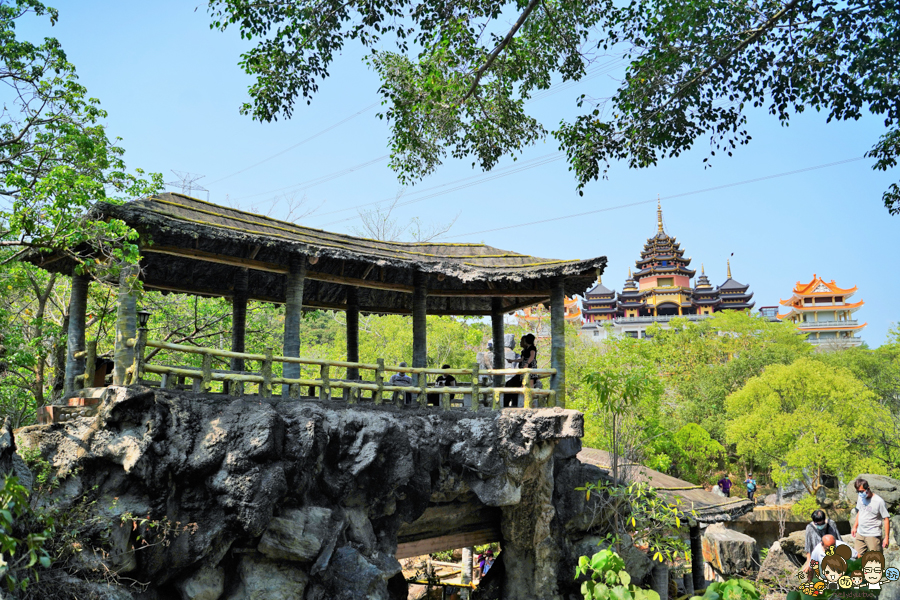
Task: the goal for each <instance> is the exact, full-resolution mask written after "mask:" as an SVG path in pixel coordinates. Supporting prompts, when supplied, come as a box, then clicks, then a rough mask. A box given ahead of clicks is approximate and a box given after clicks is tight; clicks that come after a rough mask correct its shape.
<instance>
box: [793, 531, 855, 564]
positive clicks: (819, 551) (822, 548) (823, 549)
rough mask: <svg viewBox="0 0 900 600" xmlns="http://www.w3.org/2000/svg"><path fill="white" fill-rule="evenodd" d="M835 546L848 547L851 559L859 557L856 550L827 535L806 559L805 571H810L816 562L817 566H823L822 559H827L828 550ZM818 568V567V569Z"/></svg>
mask: <svg viewBox="0 0 900 600" xmlns="http://www.w3.org/2000/svg"><path fill="white" fill-rule="evenodd" d="M834 545H838V546H847V547H848V548H850V558H857V557H858V556H859V555H858V554H857V553H856V550H854V549H853V547H852V546H850V544H846V543H844V542H842V541H840V540H838V539H835V537H834V536H833V535H831V534H826V535H823V536H822V541H821V542H819V543H818V544H816V547H815V548H813V549H812V552H810V553H809V557H808V558H807V559H806V564H805V565H803V570H804V571H809V569H810V562H811V561H815V562H816V563H817V564H822V559H823V558H825V554H827V552H828V549H829V548H831V547H832V546H834ZM817 568H818V567H817Z"/></svg>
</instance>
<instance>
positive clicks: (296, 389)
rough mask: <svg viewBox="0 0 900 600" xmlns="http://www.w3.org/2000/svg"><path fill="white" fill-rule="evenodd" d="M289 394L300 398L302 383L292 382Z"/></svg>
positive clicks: (296, 398)
mask: <svg viewBox="0 0 900 600" xmlns="http://www.w3.org/2000/svg"><path fill="white" fill-rule="evenodd" d="M288 394H290V396H291V398H293V399H295V400H299V399H300V384H299V383H292V384H291V386H290V388H289V389H288Z"/></svg>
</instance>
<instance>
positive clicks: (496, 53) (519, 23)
mask: <svg viewBox="0 0 900 600" xmlns="http://www.w3.org/2000/svg"><path fill="white" fill-rule="evenodd" d="M540 1H541V0H531V2H529V3H528V6H526V7H525V10H524V11H522V14H521V15H520V16H519V20H518V21H516V23H515V24H514V25H513V26H512V29H510V30H509V32H508V33H507V34H506V37H505V38H503V40H501V42H500V43H499V44H498V45H497V47H496V48H494V51H493V52H491V54H490V56H488V59H487V61H486V62H485V63H484V64H483V65H481V68H479V69H478V71H476V72H475V79H474V81H472V85H471V86H470V87H469V91H468V92H466V95H465V96H463V97H462V100H460V101H459V104H460V105H462V104H465V102H466V100H468V99H469V96H471V95H472V94H473V93H474V92H475V90H476V89H477V88H478V82H480V81H481V78H482V77H483V76H484V73H485V71H487V70H488V69H489V68H490V67H491V65H492V64H494V61H495V60H496V59H497V57H498V56H499V55H500V53H501V52H503V49H504V48H506V47H507V46H508V45H509V43H510V42H511V41H512V39H513V37H514V36H515V35H516V33H517V32H518V31H519V29H520V28H521V27H522V25H524V24H525V21H526V20H528V16H529V15H530V14H531V11H533V10H534V9H535V7H536V6H537V5H538V3H539V2H540ZM797 1H798V0H794V2H797Z"/></svg>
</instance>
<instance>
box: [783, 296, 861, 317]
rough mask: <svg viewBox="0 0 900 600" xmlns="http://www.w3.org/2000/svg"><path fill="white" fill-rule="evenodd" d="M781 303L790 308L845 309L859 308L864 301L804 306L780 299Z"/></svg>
mask: <svg viewBox="0 0 900 600" xmlns="http://www.w3.org/2000/svg"><path fill="white" fill-rule="evenodd" d="M781 304H782V305H783V306H790V307H791V309H792V310H846V309H848V308H859V307H860V306H862V305H863V304H865V302H864V301H863V300H860V301H859V302H854V303H853V304H840V305H835V304H819V305H815V304H811V305H809V306H804V305H802V304H801V305H795V304H786V303H785V302H784V301H783V300H782V301H781ZM789 314H791V313H787V314H785V315H778V318H779V319H781V318H783V317H786V316H788V315H789Z"/></svg>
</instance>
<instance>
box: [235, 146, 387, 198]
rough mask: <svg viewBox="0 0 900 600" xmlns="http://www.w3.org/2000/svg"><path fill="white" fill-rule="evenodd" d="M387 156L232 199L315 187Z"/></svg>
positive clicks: (385, 158)
mask: <svg viewBox="0 0 900 600" xmlns="http://www.w3.org/2000/svg"><path fill="white" fill-rule="evenodd" d="M389 157H390V154H385V155H383V156H379V157H378V158H373V159H372V160H367V161H366V162H363V163H359V164H358V165H353V166H352V167H347V168H346V169H341V170H340V171H335V172H334V173H329V174H328V175H322V176H321V177H316V178H314V179H308V180H306V181H302V182H300V183H294V184H292V185H288V186H285V187H283V188H278V189H276V190H269V191H267V192H258V193H256V194H250V195H249V196H241V197H240V198H234V200H235V201H237V200H246V199H247V198H255V197H256V196H264V195H266V194H274V193H275V192H281V191H284V190H289V189H293V188H299V189H297V190H296V191H301V190H308V189H309V188H311V187H315V186H317V185H319V184H322V183H325V182H327V181H331V180H332V179H337V178H338V177H341V176H343V175H347V174H348V173H352V172H353V171H358V170H359V169H362V168H364V167H368V166H370V165H374V164H375V163H377V162H381V161H383V160H387V159H388V158H389ZM275 199H277V198H275ZM273 200H274V199H273Z"/></svg>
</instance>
